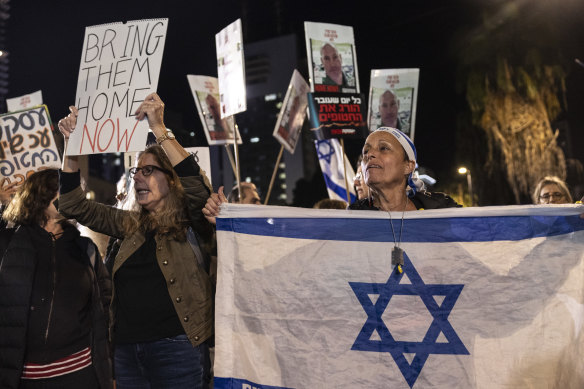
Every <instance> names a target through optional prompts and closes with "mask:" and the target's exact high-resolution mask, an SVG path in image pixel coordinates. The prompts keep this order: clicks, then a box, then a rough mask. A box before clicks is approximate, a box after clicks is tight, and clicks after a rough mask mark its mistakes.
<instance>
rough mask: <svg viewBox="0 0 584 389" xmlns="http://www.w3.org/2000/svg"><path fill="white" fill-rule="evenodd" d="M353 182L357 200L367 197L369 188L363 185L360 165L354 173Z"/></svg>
mask: <svg viewBox="0 0 584 389" xmlns="http://www.w3.org/2000/svg"><path fill="white" fill-rule="evenodd" d="M353 183H354V185H355V190H356V191H357V198H358V199H359V200H362V199H364V198H367V197H369V188H368V187H367V185H365V177H364V176H363V168H362V167H361V165H359V166H358V167H357V174H356V175H355V179H354V181H353Z"/></svg>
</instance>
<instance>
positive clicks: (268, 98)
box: [264, 93, 278, 101]
mask: <svg viewBox="0 0 584 389" xmlns="http://www.w3.org/2000/svg"><path fill="white" fill-rule="evenodd" d="M277 97H278V96H276V94H275V93H271V94H269V95H265V96H264V99H265V101H274V100H276V98H277Z"/></svg>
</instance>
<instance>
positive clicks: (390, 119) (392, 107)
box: [379, 89, 403, 130]
mask: <svg viewBox="0 0 584 389" xmlns="http://www.w3.org/2000/svg"><path fill="white" fill-rule="evenodd" d="M398 112H399V99H398V98H397V95H396V94H395V92H393V91H391V90H389V89H387V90H386V91H385V92H383V93H382V94H381V96H379V116H380V117H381V125H382V126H384V127H393V128H397V129H398V130H402V129H403V125H402V123H401V120H400V118H399V114H398Z"/></svg>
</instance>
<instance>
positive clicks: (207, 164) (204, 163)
mask: <svg viewBox="0 0 584 389" xmlns="http://www.w3.org/2000/svg"><path fill="white" fill-rule="evenodd" d="M185 150H186V151H187V152H188V153H190V154H192V155H193V157H195V161H197V163H198V164H199V166H200V167H201V170H203V171H204V172H205V174H206V175H207V178H208V179H209V182H211V155H210V154H209V148H208V147H185Z"/></svg>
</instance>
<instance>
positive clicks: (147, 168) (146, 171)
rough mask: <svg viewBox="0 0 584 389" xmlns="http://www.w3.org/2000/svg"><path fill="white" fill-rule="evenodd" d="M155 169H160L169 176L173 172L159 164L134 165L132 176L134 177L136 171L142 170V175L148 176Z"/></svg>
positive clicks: (131, 171) (131, 170)
mask: <svg viewBox="0 0 584 389" xmlns="http://www.w3.org/2000/svg"><path fill="white" fill-rule="evenodd" d="M154 170H158V171H161V172H162V173H165V174H168V175H169V176H171V175H172V174H170V172H169V171H168V170H166V169H163V168H161V167H158V166H154V165H144V166H142V167H133V168H131V169H130V177H134V176H135V175H136V173H138V172H139V171H141V172H142V175H143V176H144V177H148V176H149V175H151V174H152V172H154Z"/></svg>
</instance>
